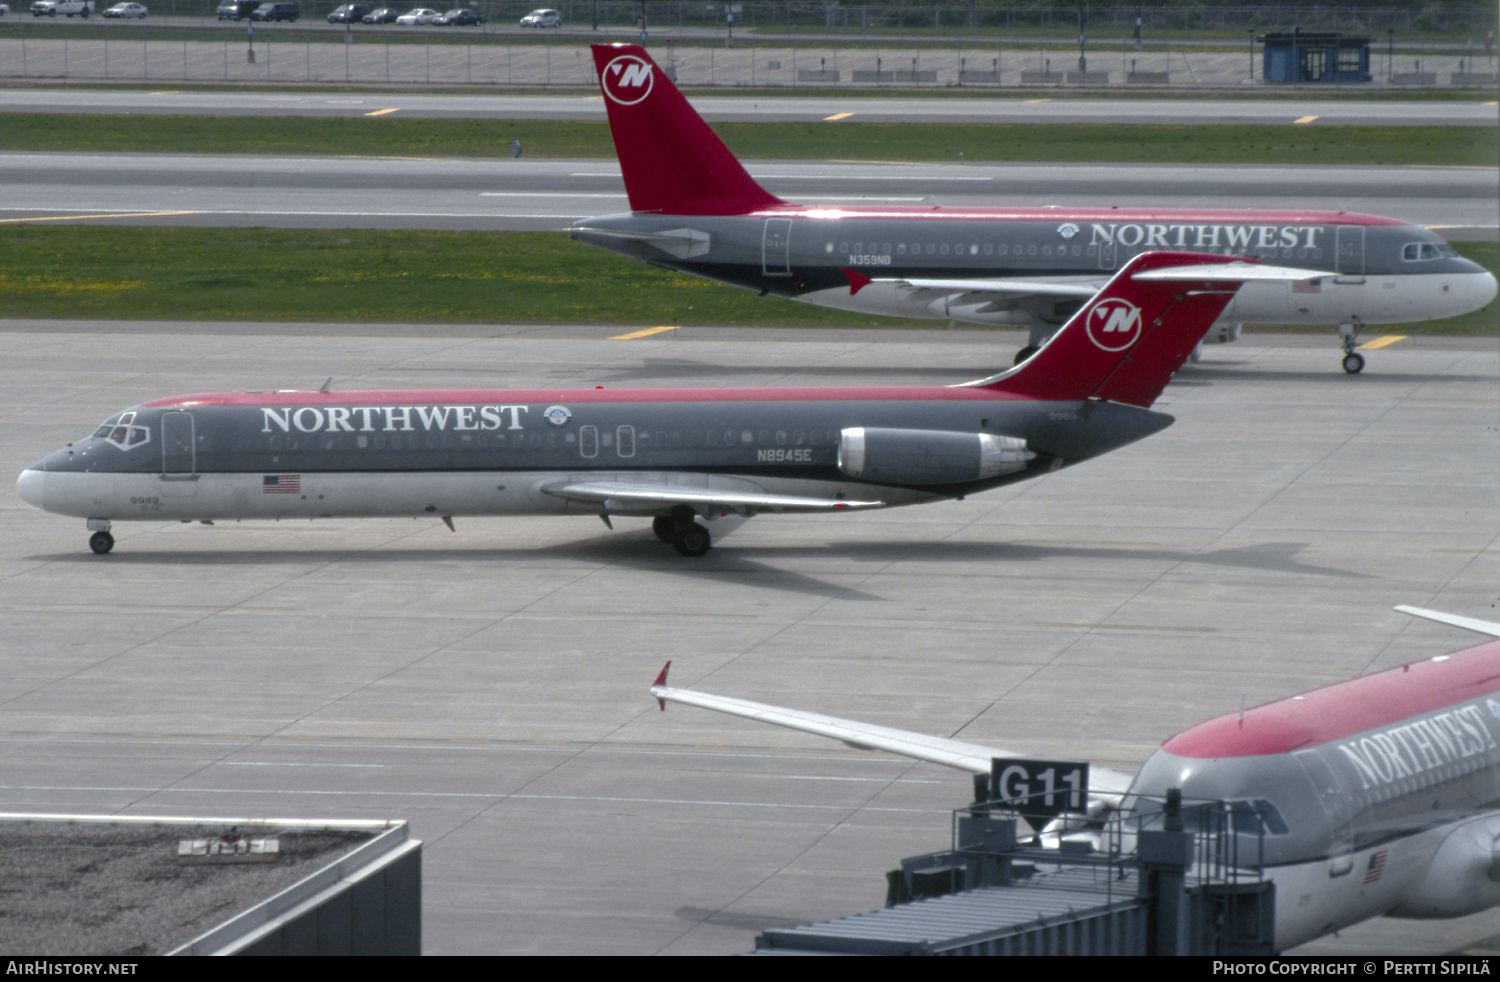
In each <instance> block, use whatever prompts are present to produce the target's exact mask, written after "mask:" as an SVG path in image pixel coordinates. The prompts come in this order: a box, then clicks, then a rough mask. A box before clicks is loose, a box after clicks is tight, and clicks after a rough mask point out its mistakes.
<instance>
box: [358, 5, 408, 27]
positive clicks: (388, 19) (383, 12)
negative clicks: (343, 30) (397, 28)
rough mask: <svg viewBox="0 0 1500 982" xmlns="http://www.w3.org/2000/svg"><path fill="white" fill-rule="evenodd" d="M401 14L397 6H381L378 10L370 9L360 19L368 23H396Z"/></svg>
mask: <svg viewBox="0 0 1500 982" xmlns="http://www.w3.org/2000/svg"><path fill="white" fill-rule="evenodd" d="M400 16H401V11H399V10H397V9H396V8H395V7H381V8H379V9H378V10H372V11H370V12H369V13H368V14H365V15H364V17H362V18H360V19H361V20H363V21H364V22H365V23H366V24H394V23H395V22H396V18H397V17H400Z"/></svg>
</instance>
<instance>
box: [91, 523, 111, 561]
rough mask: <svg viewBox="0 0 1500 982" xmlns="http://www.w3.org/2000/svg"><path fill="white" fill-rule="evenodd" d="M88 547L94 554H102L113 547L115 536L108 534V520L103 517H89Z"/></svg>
mask: <svg viewBox="0 0 1500 982" xmlns="http://www.w3.org/2000/svg"><path fill="white" fill-rule="evenodd" d="M89 531H90V532H92V533H94V534H93V535H91V536H89V548H90V549H92V550H94V553H95V555H99V556H103V555H105V554H106V553H108V552H109V551H110V550H111V549H113V548H114V547H115V537H114V536H112V535H110V534H109V521H108V520H107V519H103V518H91V519H89Z"/></svg>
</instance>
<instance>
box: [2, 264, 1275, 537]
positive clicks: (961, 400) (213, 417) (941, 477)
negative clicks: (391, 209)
mask: <svg viewBox="0 0 1500 982" xmlns="http://www.w3.org/2000/svg"><path fill="white" fill-rule="evenodd" d="M1297 275H1301V271H1298V270H1293V269H1279V268H1274V267H1269V266H1264V265H1257V264H1253V263H1244V262H1240V263H1226V262H1224V261H1223V259H1222V257H1219V256H1208V255H1192V254H1183V253H1160V252H1158V253H1148V254H1146V255H1142V256H1138V257H1136V258H1135V259H1133V260H1131V262H1130V263H1128V264H1127V265H1126V266H1125V268H1124V269H1122V270H1121V271H1120V272H1119V273H1117V274H1115V276H1114V278H1113V279H1111V281H1110V282H1109V284H1108V285H1106V286H1105V287H1104V289H1102V290H1101V291H1099V293H1098V295H1097V296H1095V297H1094V299H1093V300H1092V301H1090V302H1089V303H1088V304H1086V305H1085V306H1084V307H1083V308H1082V309H1081V310H1080V311H1079V312H1078V313H1077V314H1075V315H1074V316H1073V318H1072V319H1071V320H1070V321H1069V322H1068V324H1067V325H1066V326H1065V327H1064V328H1063V329H1062V330H1061V331H1059V332H1058V333H1057V334H1056V335H1055V336H1054V337H1053V338H1052V339H1051V340H1050V341H1048V342H1047V343H1046V344H1045V345H1044V346H1043V347H1042V349H1041V350H1040V351H1038V352H1037V353H1036V355H1034V356H1033V357H1032V358H1031V359H1030V360H1028V361H1027V362H1026V363H1025V364H1023V365H1021V366H1019V367H1017V368H1012V369H1010V370H1009V371H1007V372H1003V373H1001V374H999V375H995V376H993V377H991V378H987V379H983V380H981V381H978V382H973V383H969V384H967V385H961V386H949V387H943V386H909V387H887V388H876V387H866V388H792V389H661V390H637V391H631V390H619V391H613V390H606V389H604V388H602V387H600V388H596V389H582V390H574V391H565V390H553V389H539V390H521V391H494V390H462V391H448V392H440V391H420V392H412V391H375V392H328V391H318V392H210V393H202V394H198V395H187V396H177V397H174V398H170V399H158V400H156V401H153V402H147V403H143V404H141V405H139V406H135V407H133V408H131V409H127V410H125V411H124V412H121V413H117V414H116V415H114V416H112V417H110V418H109V419H108V420H106V421H105V422H104V424H103V425H102V426H100V427H99V428H98V430H97V431H96V432H95V433H94V434H93V435H92V436H90V437H88V438H86V439H84V440H81V441H79V442H78V443H75V444H72V445H70V446H68V447H66V448H64V449H62V450H59V451H57V452H56V453H54V454H52V455H51V456H49V457H46V458H45V459H43V460H40V461H38V462H37V463H35V464H33V465H32V466H31V467H29V468H27V469H26V470H25V471H24V472H23V473H22V474H21V476H20V479H19V480H18V481H17V484H16V486H17V489H18V490H19V492H20V495H21V497H22V498H23V499H25V500H26V501H28V502H30V503H31V504H33V505H36V506H37V507H39V508H43V509H46V510H47V511H52V512H59V513H61V514H64V515H75V516H77V517H80V518H85V519H87V520H88V528H89V530H90V531H91V532H92V533H93V534H92V536H91V538H90V540H89V545H90V547H91V548H92V549H93V550H94V551H95V552H96V553H107V552H109V551H110V549H111V548H113V546H114V537H113V535H112V534H111V524H112V523H113V522H115V521H128V520H137V521H162V520H172V519H176V520H181V521H204V522H209V521H215V520H220V519H265V518H271V519H277V518H340V517H344V518H352V517H369V516H391V517H396V516H411V517H419V516H431V517H435V518H442V519H443V520H444V521H445V522H447V523H448V524H449V527H450V528H451V527H452V517H453V516H455V515H509V514H525V513H551V514H569V513H571V514H589V515H597V516H599V517H601V518H602V519H604V522H605V524H606V525H609V524H610V519H611V517H612V516H616V515H625V516H638V517H644V518H651V519H653V522H652V527H653V529H654V530H655V532H656V534H657V536H659V537H660V538H661V539H663V540H664V541H668V542H671V543H672V544H673V545H674V546H675V547H676V549H677V551H678V552H680V553H682V554H683V555H685V556H698V555H702V554H703V553H704V552H706V551H707V550H708V548H709V543H710V538H709V531H708V528H707V527H705V526H704V525H703V524H701V523H700V522H699V521H698V519H700V518H701V519H705V520H715V519H723V518H725V517H728V516H737V517H749V516H752V515H757V514H760V513H763V512H830V511H841V510H849V509H858V508H882V507H893V506H896V505H912V504H919V503H922V502H929V501H941V500H944V499H951V498H962V497H963V496H964V495H967V494H973V493H975V492H978V491H984V490H986V489H989V488H994V487H998V486H1000V485H1002V484H1009V483H1011V482H1014V481H1020V480H1024V479H1026V478H1028V477H1035V476H1038V475H1040V474H1044V473H1047V472H1048V471H1052V470H1055V469H1057V468H1059V467H1063V466H1066V465H1068V464H1074V463H1077V462H1079V461H1082V460H1087V459H1088V458H1090V457H1095V456H1097V455H1099V454H1102V453H1106V452H1108V451H1110V450H1114V449H1115V448H1117V447H1122V446H1124V445H1126V444H1127V443H1131V442H1133V441H1135V440H1139V439H1141V438H1142V437H1145V436H1149V435H1150V434H1152V433H1155V432H1157V431H1158V430H1160V429H1163V428H1164V427H1166V426H1167V425H1168V424H1170V423H1171V422H1172V417H1171V416H1168V415H1166V414H1164V413H1159V412H1153V411H1152V410H1151V409H1150V408H1149V407H1150V406H1151V404H1152V403H1153V402H1154V401H1155V400H1156V398H1157V396H1159V395H1160V394H1161V391H1162V389H1163V388H1164V387H1165V386H1166V384H1167V381H1168V380H1169V379H1170V378H1171V377H1172V375H1173V373H1174V372H1176V371H1177V369H1178V368H1179V367H1181V365H1182V362H1183V359H1185V358H1186V357H1187V355H1188V353H1189V352H1191V351H1192V350H1193V347H1194V346H1195V345H1196V344H1197V343H1198V341H1199V340H1200V339H1201V338H1202V337H1203V332H1204V331H1206V330H1208V326H1209V324H1211V323H1212V322H1213V320H1214V318H1216V317H1218V316H1219V314H1220V312H1221V311H1222V310H1223V309H1224V305H1225V304H1227V303H1228V302H1229V301H1230V300H1231V299H1232V298H1233V296H1234V294H1235V291H1236V289H1237V288H1238V287H1239V284H1240V283H1242V282H1244V281H1247V280H1251V281H1258V280H1259V279H1261V278H1276V277H1286V276H1297ZM725 524H729V523H722V524H721V525H720V527H721V528H722V527H723V526H724V525H725ZM611 527H612V526H611Z"/></svg>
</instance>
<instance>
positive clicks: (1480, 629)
mask: <svg viewBox="0 0 1500 982" xmlns="http://www.w3.org/2000/svg"><path fill="white" fill-rule="evenodd" d="M1396 609H1397V610H1399V611H1401V613H1403V614H1410V615H1412V616H1413V617H1425V618H1426V619H1427V620H1429V621H1437V622H1438V623H1439V624H1452V625H1453V626H1454V627H1461V628H1463V629H1464V630H1466V631H1475V632H1477V633H1479V634H1488V635H1489V636H1490V637H1492V638H1500V624H1497V623H1495V622H1494V621H1482V620H1480V619H1479V618H1477V617H1464V616H1463V615H1462V614H1445V613H1443V612H1442V611H1441V610H1427V609H1425V608H1423V607H1407V606H1406V605H1404V604H1403V605H1401V606H1398V607H1397V608H1396Z"/></svg>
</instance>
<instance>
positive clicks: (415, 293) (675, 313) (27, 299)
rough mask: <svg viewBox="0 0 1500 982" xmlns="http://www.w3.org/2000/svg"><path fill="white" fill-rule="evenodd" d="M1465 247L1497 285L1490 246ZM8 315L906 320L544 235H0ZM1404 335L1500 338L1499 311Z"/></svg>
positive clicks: (83, 229)
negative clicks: (733, 283) (768, 293)
mask: <svg viewBox="0 0 1500 982" xmlns="http://www.w3.org/2000/svg"><path fill="white" fill-rule="evenodd" d="M1456 247H1457V248H1458V249H1459V251H1460V252H1462V253H1463V254H1464V255H1466V256H1468V257H1469V258H1471V259H1473V260H1475V261H1476V262H1478V263H1480V264H1481V265H1483V266H1485V267H1487V268H1488V269H1489V270H1491V271H1492V272H1496V273H1497V274H1500V248H1497V246H1496V245H1494V244H1489V243H1459V244H1457V246H1456ZM0 310H4V311H5V315H6V316H7V317H10V318H19V319H45V320H53V319H69V320H71V319H81V320H89V319H106V320H209V321H281V322H292V321H314V322H338V323H361V322H363V323H416V322H422V323H449V324H460V323H462V324H501V323H504V324H518V323H519V324H555V323H566V324H620V325H667V324H698V325H720V326H733V325H763V326H792V327H797V326H805V327H822V326H828V327H832V326H840V327H892V326H898V325H900V324H902V323H903V322H902V321H899V320H894V319H890V318H881V317H870V316H865V315H859V314H850V313H845V312H842V311H834V310H826V309H823V308H819V307H812V306H809V305H807V304H799V303H792V302H788V301H784V300H778V299H773V298H767V297H759V296H757V295H755V294H754V293H751V292H749V291H745V290H738V289H735V288H733V287H728V286H722V285H719V284H715V283H709V282H706V281H704V280H700V279H697V278H694V277H690V276H684V275H681V274H678V273H673V272H669V271H666V270H662V269H658V268H656V267H652V266H648V265H645V264H643V263H636V262H632V261H630V260H627V259H624V258H623V257H619V256H614V255H611V254H609V253H605V252H601V251H599V250H597V249H593V248H590V247H588V246H584V245H581V244H579V243H576V242H574V241H572V240H571V239H569V238H568V237H567V236H565V235H561V234H557V233H545V232H426V231H351V230H323V229H294V230H281V229H219V228H135V227H121V226H66V227H59V226H41V225H24V226H22V225H10V226H6V228H5V234H4V235H3V236H0ZM904 323H906V324H909V325H911V326H918V325H920V326H923V327H928V328H932V327H939V326H942V325H941V322H933V321H907V322H904ZM1398 330H1403V331H1405V330H1408V329H1407V328H1399V329H1398ZM1410 330H1413V331H1415V332H1420V333H1424V334H1437V333H1446V334H1472V335H1500V302H1495V303H1491V304H1490V305H1489V306H1487V307H1485V308H1484V309H1482V310H1478V311H1475V312H1473V313H1470V314H1466V315H1464V316H1463V317H1457V318H1453V319H1452V320H1448V321H1436V322H1433V323H1430V324H1420V325H1416V326H1415V327H1414V328H1411V329H1410Z"/></svg>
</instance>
